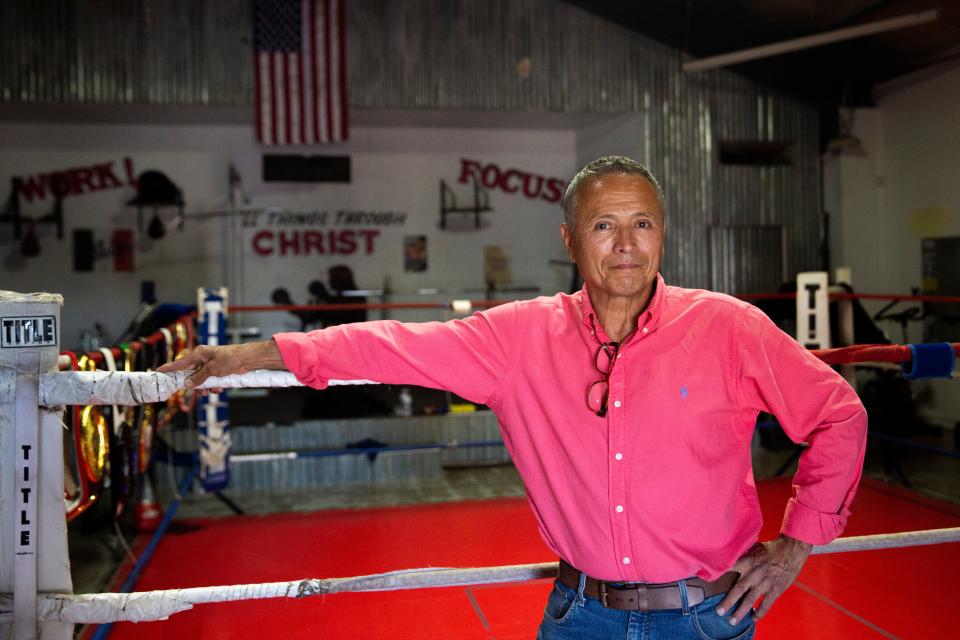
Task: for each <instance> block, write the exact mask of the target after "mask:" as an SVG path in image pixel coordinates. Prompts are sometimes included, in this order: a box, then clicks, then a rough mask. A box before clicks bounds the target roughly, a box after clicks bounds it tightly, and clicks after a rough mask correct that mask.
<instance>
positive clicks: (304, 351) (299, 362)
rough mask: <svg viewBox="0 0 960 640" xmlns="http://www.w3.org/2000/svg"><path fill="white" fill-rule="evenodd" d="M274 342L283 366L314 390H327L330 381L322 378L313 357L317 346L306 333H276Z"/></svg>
mask: <svg viewBox="0 0 960 640" xmlns="http://www.w3.org/2000/svg"><path fill="white" fill-rule="evenodd" d="M273 341H274V342H275V343H276V345H277V349H278V350H279V351H280V358H282V359H283V366H284V367H286V368H287V370H288V371H290V372H291V373H292V374H293V375H294V376H295V377H296V378H297V380H299V381H300V382H302V383H303V384H305V385H307V386H308V387H313V388H314V389H326V388H327V384H328V383H329V379H328V378H325V377H323V376H321V375H320V374H319V373H317V371H316V367H315V366H314V365H315V364H316V362H314V361H315V360H316V359H315V358H313V357H312V355H313V353H314V352H315V351H316V345H314V344H313V341H312V340H311V339H310V336H309V335H308V334H306V333H275V334H274V335H273Z"/></svg>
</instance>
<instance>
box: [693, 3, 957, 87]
mask: <svg viewBox="0 0 960 640" xmlns="http://www.w3.org/2000/svg"><path fill="white" fill-rule="evenodd" d="M939 16H940V13H939V11H938V10H937V9H931V10H929V11H921V12H919V13H910V14H906V15H902V16H899V17H897V18H889V19H887V20H878V21H876V22H868V23H866V24H860V25H856V26H854V27H846V28H844V29H836V30H834V31H824V32H823V33H818V34H815V35H812V36H804V37H802V38H794V39H793V40H784V41H782V42H775V43H773V44H765V45H763V46H760V47H752V48H750V49H743V50H741V51H734V52H731V53H724V54H721V55H717V56H711V57H709V58H701V59H700V60H691V61H689V62H684V63H683V70H684V71H686V72H687V73H696V72H698V71H706V70H708V69H716V68H718V67H726V66H730V65H733V64H740V63H741V62H748V61H750V60H757V59H760V58H769V57H771V56H778V55H781V54H784V53H790V52H791V51H800V50H802V49H810V48H813V47H821V46H823V45H825V44H832V43H834V42H841V41H843V40H852V39H854V38H862V37H864V36H870V35H874V34H877V33H884V32H885V31H893V30H895V29H904V28H906V27H915V26H917V25H921V24H926V23H928V22H933V21H934V20H936V19H937V18H938V17H939Z"/></svg>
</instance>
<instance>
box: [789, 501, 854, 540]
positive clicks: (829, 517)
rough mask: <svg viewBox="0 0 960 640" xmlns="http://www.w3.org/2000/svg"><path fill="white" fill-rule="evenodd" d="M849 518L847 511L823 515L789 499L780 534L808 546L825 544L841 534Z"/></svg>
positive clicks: (821, 512)
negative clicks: (808, 544) (807, 543)
mask: <svg viewBox="0 0 960 640" xmlns="http://www.w3.org/2000/svg"><path fill="white" fill-rule="evenodd" d="M849 516H850V512H849V511H848V510H847V509H843V510H842V511H841V512H840V513H824V512H823V511H817V510H816V509H811V508H810V507H808V506H806V505H803V504H801V503H799V502H797V500H796V499H795V498H790V500H789V501H788V502H787V511H786V513H784V515H783V526H781V527H780V533H783V534H786V535H788V536H790V537H791V538H796V539H797V540H801V541H803V542H809V543H810V544H827V543H828V542H832V541H833V540H835V539H836V538H838V537H839V536H840V534H841V533H843V528H844V527H845V526H846V525H847V518H848V517H849Z"/></svg>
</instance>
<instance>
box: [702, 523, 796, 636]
mask: <svg viewBox="0 0 960 640" xmlns="http://www.w3.org/2000/svg"><path fill="white" fill-rule="evenodd" d="M812 549H813V545H812V544H810V543H809V542H803V541H801V540H797V539H795V538H791V537H790V536H787V535H784V534H780V537H779V538H777V539H776V540H770V541H769V542H759V543H757V544H755V545H754V546H753V548H752V549H750V551H748V552H747V554H746V555H744V556H743V557H741V558H740V559H739V560H737V562H736V564H734V565H733V567H732V568H731V571H736V572H738V573H739V574H740V579H739V580H737V583H736V584H735V585H733V588H731V589H730V591H729V592H727V596H726V597H725V598H724V599H723V601H722V602H721V603H720V606H718V607H717V613H718V614H719V615H723V614H724V613H725V612H726V611H728V610H729V609H730V607H732V606H733V605H734V604H736V602H737V600H739V599H740V598H741V597H743V596H744V594H746V597H745V598H744V599H743V602H742V603H740V606H739V607H738V608H737V610H736V611H734V612H733V613H732V614H731V616H730V624H736V623H737V622H739V621H740V620H743V617H744V616H745V615H747V614H748V613H749V612H750V609H751V607H753V605H754V603H755V602H756V601H757V600H759V599H760V598H761V597H763V602H762V603H760V606H759V607H757V609H756V611H755V612H754V617H755V618H756V619H757V620H759V619H760V618H762V617H763V616H764V615H766V613H767V611H769V610H770V607H771V606H773V603H774V601H775V600H776V599H777V598H779V597H780V596H781V594H783V592H784V591H786V590H787V587H789V586H790V585H791V584H792V583H793V581H794V580H795V579H796V577H797V574H798V573H800V569H802V568H803V563H804V562H806V561H807V557H808V556H809V555H810V551H811V550H812Z"/></svg>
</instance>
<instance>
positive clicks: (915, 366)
mask: <svg viewBox="0 0 960 640" xmlns="http://www.w3.org/2000/svg"><path fill="white" fill-rule="evenodd" d="M907 346H909V347H910V353H911V354H912V356H913V357H912V358H910V362H901V363H900V369H901V371H903V377H904V378H906V379H907V380H916V379H917V378H949V377H950V375H951V374H952V373H953V368H954V366H956V364H957V355H956V354H955V353H954V352H953V345H951V344H950V343H949V342H934V343H931V344H911V345H907Z"/></svg>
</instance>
